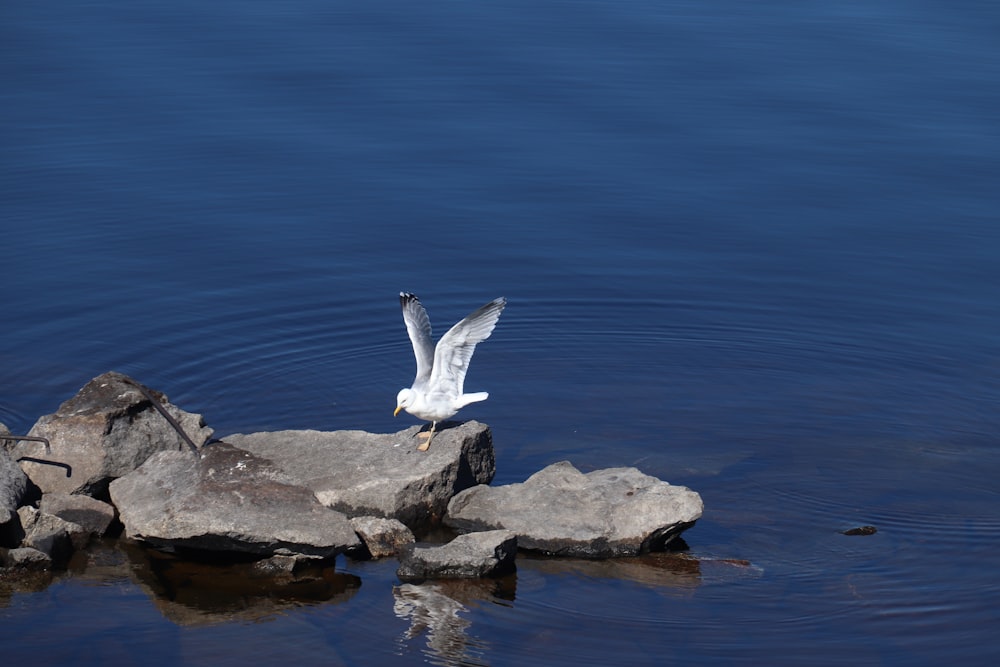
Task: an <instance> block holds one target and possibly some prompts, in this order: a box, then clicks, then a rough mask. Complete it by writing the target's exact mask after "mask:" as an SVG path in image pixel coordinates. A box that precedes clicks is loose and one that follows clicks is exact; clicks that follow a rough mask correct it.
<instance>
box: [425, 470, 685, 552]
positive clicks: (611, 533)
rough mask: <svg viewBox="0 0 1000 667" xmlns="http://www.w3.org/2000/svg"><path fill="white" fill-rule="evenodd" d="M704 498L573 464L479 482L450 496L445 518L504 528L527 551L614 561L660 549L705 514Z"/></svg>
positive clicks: (468, 525)
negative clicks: (500, 482)
mask: <svg viewBox="0 0 1000 667" xmlns="http://www.w3.org/2000/svg"><path fill="white" fill-rule="evenodd" d="M702 509H703V505H702V502H701V496H699V495H698V494H697V493H695V492H694V491H692V490H690V489H688V488H687V487H684V486H672V485H670V484H668V483H667V482H663V481H661V480H659V479H657V478H655V477H651V476H649V475H645V474H643V473H642V472H640V471H639V470H637V469H635V468H608V469H604V470H595V471H594V472H591V473H588V474H583V473H581V472H580V471H579V470H577V469H576V468H574V467H573V465H572V464H570V463H569V462H567V461H563V462H561V463H554V464H552V465H550V466H548V467H547V468H544V469H542V470H540V471H539V472H537V473H535V474H534V475H532V476H531V477H529V478H528V479H527V480H526V481H525V482H523V483H521V484H509V485H506V486H498V487H488V486H476V487H473V488H471V489H468V490H466V491H463V492H462V493H460V494H458V495H456V496H455V497H454V498H452V500H451V502H450V503H449V505H448V514H447V516H446V517H445V523H446V524H447V525H449V526H451V527H453V528H455V529H457V530H461V531H476V530H493V529H498V528H504V529H507V530H511V531H514V532H515V533H517V536H518V546H519V547H520V548H522V549H530V550H535V551H540V552H543V553H546V554H550V555H557V556H575V557H582V558H610V557H616V556H632V555H637V554H640V553H644V552H647V551H655V550H660V549H662V548H663V547H664V546H665V544H666V543H667V542H669V541H670V540H671V539H673V538H674V537H676V536H677V535H679V534H680V533H681V532H682V531H684V530H685V529H687V528H689V527H690V526H691V525H692V524H694V522H695V521H696V520H697V519H698V518H699V517H700V516H701V513H702Z"/></svg>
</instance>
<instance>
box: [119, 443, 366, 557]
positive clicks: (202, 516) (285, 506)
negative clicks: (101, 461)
mask: <svg viewBox="0 0 1000 667" xmlns="http://www.w3.org/2000/svg"><path fill="white" fill-rule="evenodd" d="M110 491H111V500H112V502H113V503H114V504H115V506H116V507H117V508H118V512H119V514H120V518H121V521H122V523H123V524H124V525H125V533H126V535H127V536H128V537H131V538H135V539H140V540H144V541H146V542H149V543H151V544H153V545H156V546H159V547H183V548H190V549H200V550H207V551H241V552H246V553H252V554H259V555H264V556H270V555H273V554H276V553H283V554H291V553H300V554H304V555H309V556H319V557H324V558H326V557H332V556H335V555H336V554H338V553H342V552H343V551H345V550H347V549H353V548H357V547H358V546H359V544H360V543H359V541H358V537H357V535H356V534H355V533H354V529H353V528H351V525H350V523H348V521H347V517H345V516H344V515H343V514H341V513H340V512H337V511H334V510H332V509H330V508H328V507H326V506H324V505H323V504H322V503H320V502H319V501H318V500H317V499H316V497H315V496H314V495H313V493H312V491H310V490H309V489H306V488H304V487H302V486H300V485H299V484H298V483H297V482H296V481H295V480H294V479H292V478H291V477H290V476H289V475H287V474H285V473H284V472H283V471H281V470H280V469H279V468H277V467H276V466H275V465H273V464H272V463H271V462H270V461H268V460H267V459H264V458H262V457H259V456H256V455H254V454H252V453H250V452H247V451H244V450H242V449H238V448H236V447H233V446H232V445H229V444H226V443H215V444H212V445H208V446H206V447H204V448H202V449H201V450H200V451H199V452H197V453H194V452H191V451H189V450H186V451H168V452H160V453H158V454H155V455H153V456H152V457H151V458H150V459H149V460H148V461H146V463H144V464H143V465H142V466H141V467H140V468H138V469H137V470H135V471H134V472H132V473H130V474H128V475H126V476H124V477H122V478H120V479H117V480H115V481H114V482H112V483H111V487H110Z"/></svg>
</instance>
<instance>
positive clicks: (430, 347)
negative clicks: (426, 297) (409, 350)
mask: <svg viewBox="0 0 1000 667" xmlns="http://www.w3.org/2000/svg"><path fill="white" fill-rule="evenodd" d="M399 305H400V306H401V307H402V309H403V322H405V323H406V333H407V334H409V336H410V343H412V344H413V356H415V357H416V358H417V376H416V378H415V379H414V380H413V384H414V386H416V385H418V384H421V383H425V382H427V381H428V380H429V379H430V377H431V369H432V368H433V366H434V341H432V340H431V320H430V318H429V317H427V311H426V310H424V307H423V306H422V305H420V299H418V298H417V295H416V294H410V293H409V292H400V293H399Z"/></svg>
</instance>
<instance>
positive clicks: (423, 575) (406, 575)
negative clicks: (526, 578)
mask: <svg viewBox="0 0 1000 667" xmlns="http://www.w3.org/2000/svg"><path fill="white" fill-rule="evenodd" d="M516 555H517V535H516V534H515V533H513V532H511V531H509V530H490V531H485V532H481V533H469V534H467V535H459V536H458V537H456V538H455V539H453V540H452V541H451V542H449V543H447V544H442V545H435V546H430V545H418V544H414V545H410V546H407V547H405V548H404V549H403V551H402V552H401V553H400V556H399V569H398V570H397V571H396V576H398V577H399V578H400V579H402V580H403V581H414V580H422V579H447V578H462V579H475V578H480V577H489V576H493V575H497V574H504V573H507V572H510V571H512V570H513V569H514V558H515V556H516Z"/></svg>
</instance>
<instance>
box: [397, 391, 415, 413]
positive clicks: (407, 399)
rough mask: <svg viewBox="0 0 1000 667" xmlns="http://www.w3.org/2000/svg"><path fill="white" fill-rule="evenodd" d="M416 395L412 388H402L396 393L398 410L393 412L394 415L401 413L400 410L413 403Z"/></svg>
mask: <svg viewBox="0 0 1000 667" xmlns="http://www.w3.org/2000/svg"><path fill="white" fill-rule="evenodd" d="M414 396H415V394H414V392H413V390H412V389H409V388H407V389H400V390H399V393H398V394H396V410H395V411H394V412H393V413H392V416H393V417H395V416H396V415H398V414H399V411H400V410H403V409H405V408H408V407H410V406H411V405H413V398H414Z"/></svg>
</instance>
